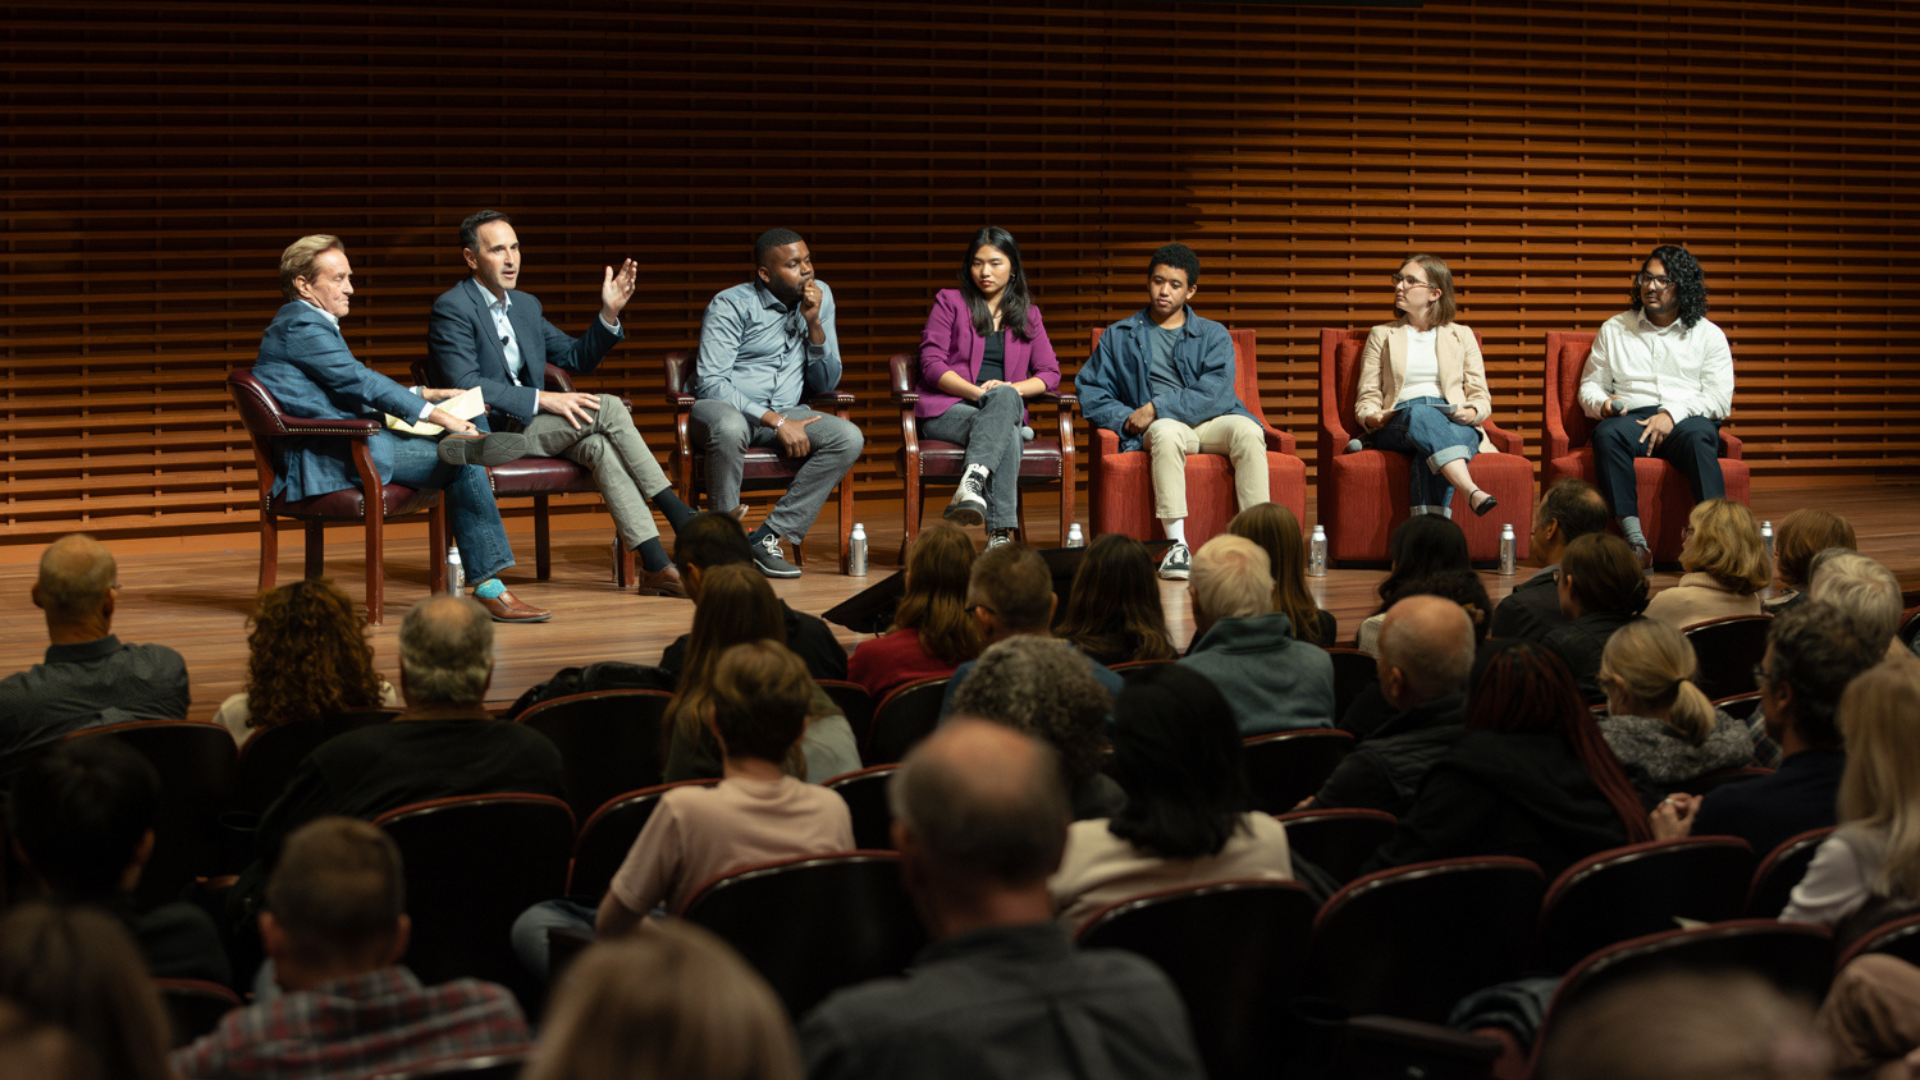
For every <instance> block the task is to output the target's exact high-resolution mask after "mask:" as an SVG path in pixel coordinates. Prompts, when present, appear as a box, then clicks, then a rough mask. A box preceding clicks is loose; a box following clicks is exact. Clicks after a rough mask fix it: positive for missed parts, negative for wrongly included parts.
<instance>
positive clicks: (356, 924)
mask: <svg viewBox="0 0 1920 1080" xmlns="http://www.w3.org/2000/svg"><path fill="white" fill-rule="evenodd" d="M406 910H407V896H406V878H405V874H404V872H403V870H402V867H401V863H400V849H399V847H398V846H397V845H395V844H394V842H393V839H392V838H391V837H389V836H388V835H387V834H386V833H385V832H382V831H381V830H380V829H379V828H378V827H376V826H374V825H372V824H370V823H368V822H365V821H357V820H354V819H352V818H344V817H323V818H319V819H317V820H315V821H312V822H309V823H308V824H306V825H303V826H301V827H300V828H298V829H296V830H294V832H293V835H291V836H289V837H287V841H286V843H285V845H284V846H283V847H282V848H281V852H280V861H279V862H278V863H277V864H276V865H275V866H274V870H273V876H272V877H271V878H269V879H268V881H267V896H266V910H265V911H263V912H261V914H260V939H261V942H262V943H263V944H264V945H265V946H266V952H267V956H268V957H269V958H271V959H272V960H273V962H274V975H275V977H276V978H277V979H278V980H279V981H280V985H281V986H282V987H285V988H286V989H288V990H304V989H310V988H312V987H313V986H315V985H318V984H319V983H321V982H325V981H327V980H329V979H333V978H341V977H346V976H351V975H360V974H364V973H366V972H370V971H377V970H379V969H381V968H384V967H387V966H389V965H391V964H394V963H397V962H398V961H399V958H400V956H401V955H402V954H403V953H405V952H406V948H407V938H408V936H409V933H410V931H411V924H410V923H409V921H408V918H407V914H406Z"/></svg>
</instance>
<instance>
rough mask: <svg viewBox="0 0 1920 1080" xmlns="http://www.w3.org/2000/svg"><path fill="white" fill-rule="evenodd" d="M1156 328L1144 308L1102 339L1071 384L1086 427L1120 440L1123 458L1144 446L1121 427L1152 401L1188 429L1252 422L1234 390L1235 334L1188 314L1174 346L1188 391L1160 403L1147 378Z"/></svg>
mask: <svg viewBox="0 0 1920 1080" xmlns="http://www.w3.org/2000/svg"><path fill="white" fill-rule="evenodd" d="M1152 329H1153V323H1152V322H1151V321H1150V320H1148V318H1147V313H1146V311H1145V310H1144V309H1142V310H1140V311H1136V312H1134V313H1133V314H1131V315H1129V316H1127V317H1126V318H1124V319H1121V320H1120V321H1119V322H1117V323H1114V324H1113V325H1112V326H1109V327H1107V332H1106V333H1104V334H1101V335H1100V344H1099V345H1098V346H1096V347H1095V348H1094V350H1093V355H1092V356H1089V357H1087V362H1086V363H1085V364H1084V365H1082V366H1081V368H1080V374H1078V375H1076V376H1074V379H1073V385H1074V388H1075V389H1076V390H1078V391H1079V392H1080V412H1081V413H1082V414H1083V415H1085V416H1086V418H1087V422H1088V423H1090V424H1092V425H1093V426H1095V427H1102V428H1106V429H1107V430H1108V431H1111V432H1113V433H1114V434H1116V435H1118V436H1120V450H1121V451H1122V452H1123V453H1124V452H1128V451H1133V450H1138V449H1140V448H1141V446H1142V445H1143V443H1142V442H1141V439H1140V436H1138V435H1129V434H1127V433H1126V431H1125V430H1123V427H1124V425H1125V424H1126V422H1127V417H1128V416H1129V415H1131V414H1132V413H1133V410H1135V409H1138V408H1140V407H1142V406H1144V405H1145V404H1146V403H1147V402H1149V401H1151V402H1153V411H1154V415H1156V416H1158V417H1160V418H1161V419H1164V420H1178V421H1180V422H1181V423H1183V424H1186V425H1188V426H1189V427H1191V426H1194V425H1197V424H1203V423H1205V422H1207V421H1208V420H1212V419H1213V418H1215V417H1217V416H1244V417H1246V418H1247V419H1249V420H1252V419H1253V418H1254V416H1253V413H1251V412H1249V411H1247V407H1246V406H1245V405H1242V404H1241V403H1240V398H1239V396H1238V395H1236V394H1235V393H1234V390H1233V335H1232V334H1230V333H1228V332H1227V328H1226V327H1224V326H1222V325H1220V324H1219V323H1217V322H1214V321H1213V320H1212V319H1203V318H1201V317H1200V316H1198V315H1195V314H1194V313H1193V309H1192V308H1188V309H1187V324H1186V325H1185V326H1183V327H1181V328H1180V329H1179V331H1177V332H1178V333H1179V335H1180V340H1179V341H1177V342H1175V343H1174V346H1173V369H1174V371H1175V372H1176V373H1178V374H1179V376H1180V382H1181V383H1182V384H1183V385H1184V386H1185V387H1186V389H1184V390H1182V391H1180V392H1179V393H1178V394H1171V395H1168V396H1167V397H1164V398H1158V399H1156V398H1155V397H1154V396H1153V383H1152V381H1151V380H1150V379H1149V378H1148V376H1147V369H1148V367H1149V366H1151V364H1152V363H1153V360H1152V355H1153V354H1152V352H1151V351H1150V346H1149V344H1148V341H1147V334H1148V332H1149V331H1151V330H1152Z"/></svg>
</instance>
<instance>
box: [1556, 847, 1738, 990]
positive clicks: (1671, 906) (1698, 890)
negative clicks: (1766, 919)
mask: <svg viewBox="0 0 1920 1080" xmlns="http://www.w3.org/2000/svg"><path fill="white" fill-rule="evenodd" d="M1753 865H1754V857H1753V849H1752V848H1750V847H1749V846H1747V842H1746V841H1745V840H1740V839H1737V838H1735V837H1731V836H1693V837H1682V838H1680V839H1677V840H1655V841H1652V842H1649V843H1642V844H1629V845H1627V846H1625V847H1619V848H1614V849H1612V850H1609V851H1602V852H1600V853H1598V854H1595V855H1590V856H1588V857H1587V858H1584V859H1582V860H1580V861H1579V862H1577V863H1574V864H1573V865H1572V866H1569V867H1567V869H1566V871H1565V872H1563V873H1562V874H1561V875H1560V877H1559V878H1558V879H1557V880H1556V881H1554V883H1553V885H1552V886H1551V887H1549V888H1548V889H1547V898H1546V902H1545V904H1544V905H1543V908H1542V912H1541V920H1540V942H1539V946H1538V948H1537V949H1536V951H1535V957H1536V960H1537V962H1538V966H1539V967H1540V968H1541V969H1542V970H1544V971H1548V972H1562V971H1566V970H1568V969H1569V968H1571V967H1573V966H1574V965H1575V964H1577V963H1579V962H1580V961H1581V960H1582V959H1584V958H1585V957H1586V956H1587V955H1588V954H1590V953H1593V952H1595V951H1597V950H1599V949H1602V948H1605V947H1606V946H1608V945H1612V944H1614V943H1615V942H1619V941H1626V940H1627V939H1629V938H1636V937H1642V936H1644V935H1646V934H1656V933H1659V932H1661V931H1663V930H1672V929H1674V928H1675V927H1677V926H1679V925H1680V923H1679V922H1678V921H1677V920H1680V919H1690V920H1692V921H1694V922H1719V921H1722V920H1725V919H1734V918H1738V917H1739V916H1740V914H1741V909H1742V908H1743V907H1744V906H1745V904H1746V898H1747V884H1748V881H1749V879H1750V878H1752V876H1753Z"/></svg>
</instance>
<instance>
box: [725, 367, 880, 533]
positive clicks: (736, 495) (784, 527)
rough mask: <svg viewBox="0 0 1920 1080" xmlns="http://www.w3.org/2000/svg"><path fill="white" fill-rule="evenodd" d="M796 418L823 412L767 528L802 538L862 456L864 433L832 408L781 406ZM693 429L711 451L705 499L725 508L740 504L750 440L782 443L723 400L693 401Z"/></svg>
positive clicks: (811, 427) (811, 428)
mask: <svg viewBox="0 0 1920 1080" xmlns="http://www.w3.org/2000/svg"><path fill="white" fill-rule="evenodd" d="M779 412H780V414H781V415H782V416H787V417H791V418H792V419H795V420H805V419H807V418H809V417H815V416H817V417H819V418H820V419H819V420H817V421H815V422H814V423H811V424H808V425H807V427H806V433H807V441H808V442H809V443H810V444H812V451H811V452H810V453H808V454H807V459H806V461H805V462H803V463H802V464H801V466H800V471H799V472H797V473H795V474H794V477H793V482H792V483H791V484H789V485H788V486H787V493H786V494H785V495H782V496H780V501H779V502H776V503H774V504H773V510H772V512H771V513H769V514H768V515H767V528H768V529H770V530H772V532H773V533H774V535H776V536H780V537H784V538H786V539H789V540H796V541H797V540H804V539H806V536H807V530H808V529H811V528H812V527H813V519H814V518H816V517H819V516H820V508H821V507H822V506H825V505H826V503H827V496H829V495H831V494H833V486H834V485H835V484H838V483H839V482H840V479H841V477H844V476H846V475H847V472H848V471H849V470H851V469H852V468H853V464H854V462H856V461H859V460H860V450H861V448H863V447H864V446H866V439H865V438H863V437H862V436H861V434H860V429H859V428H857V427H855V426H854V425H853V424H852V423H850V422H848V421H845V420H842V419H840V418H839V417H837V416H834V415H833V414H832V413H823V412H816V411H814V410H813V409H810V408H808V407H807V406H805V405H795V406H794V407H792V408H790V409H781V410H779ZM691 420H692V423H691V425H690V426H689V434H690V435H691V437H692V438H693V440H694V442H696V443H699V444H701V445H703V446H705V447H706V451H707V505H708V506H709V507H711V508H712V509H714V510H718V511H720V512H722V513H725V512H726V511H729V510H732V509H733V508H734V507H736V506H738V505H740V478H741V474H742V473H743V472H744V471H745V469H746V454H747V447H749V446H775V447H777V446H778V445H779V444H780V439H779V437H778V436H777V435H776V434H774V429H773V428H770V427H767V426H766V425H765V424H762V423H759V422H758V421H755V422H752V423H749V422H748V420H747V418H746V416H745V415H744V414H742V413H741V412H740V410H739V409H736V408H734V407H733V406H731V405H729V404H727V403H726V402H724V401H716V400H713V399H711V398H702V399H701V400H699V401H696V402H694V403H693V410H692V415H691Z"/></svg>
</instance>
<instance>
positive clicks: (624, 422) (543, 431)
mask: <svg viewBox="0 0 1920 1080" xmlns="http://www.w3.org/2000/svg"><path fill="white" fill-rule="evenodd" d="M526 435H527V453H528V455H529V456H532V457H563V458H566V459H568V460H569V461H576V462H578V463H580V464H582V465H585V466H586V467H587V469H588V471H590V472H592V473H593V479H594V482H595V483H597V484H599V485H600V497H601V498H603V499H605V500H606V501H607V513H608V514H609V515H610V516H612V518H613V526H614V529H615V531H617V532H618V533H619V534H620V542H621V543H622V544H624V545H625V546H626V548H627V550H629V551H631V550H633V549H634V548H637V547H639V546H640V545H641V544H642V543H645V542H646V541H648V540H651V539H653V538H654V537H656V536H659V535H660V528H659V526H657V525H655V524H654V523H653V511H652V510H650V509H649V508H648V507H647V499H648V498H649V497H651V496H654V495H658V494H660V492H661V491H663V490H665V489H666V488H667V487H669V486H670V485H669V484H668V482H667V474H666V473H665V472H662V471H661V469H660V463H659V462H658V461H655V460H654V458H653V451H651V450H649V449H647V442H646V440H645V439H644V438H642V437H641V435H640V432H639V431H638V430H636V429H635V428H634V426H633V416H632V414H630V413H628V412H627V407H626V406H625V405H622V404H621V403H620V399H619V398H617V397H614V396H612V395H610V394H601V395H600V411H599V412H596V413H594V414H593V422H592V423H591V424H588V425H586V426H585V427H581V428H575V427H574V426H573V423H572V421H570V420H568V419H567V418H566V417H564V416H556V415H555V414H553V413H541V414H539V415H538V416H535V417H534V418H533V422H532V423H530V424H528V425H527V427H526Z"/></svg>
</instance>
